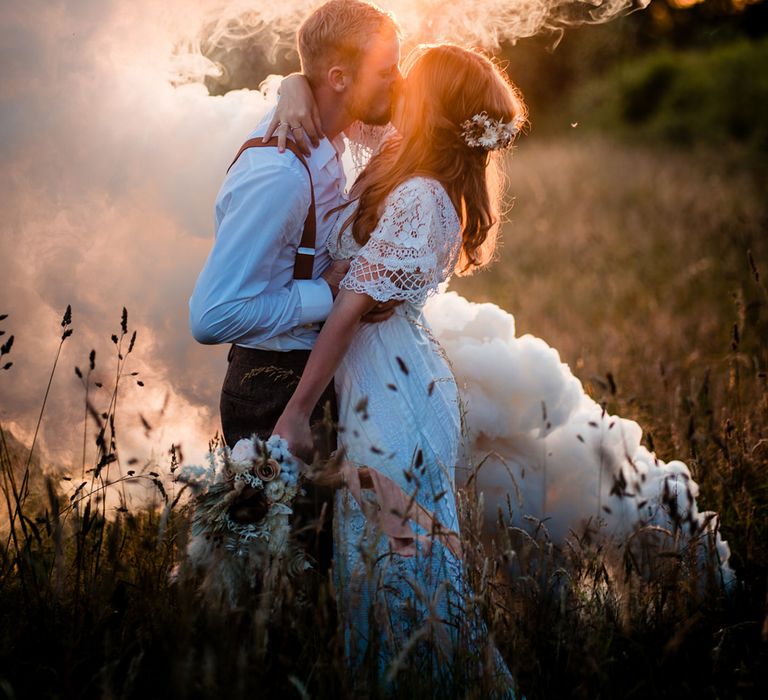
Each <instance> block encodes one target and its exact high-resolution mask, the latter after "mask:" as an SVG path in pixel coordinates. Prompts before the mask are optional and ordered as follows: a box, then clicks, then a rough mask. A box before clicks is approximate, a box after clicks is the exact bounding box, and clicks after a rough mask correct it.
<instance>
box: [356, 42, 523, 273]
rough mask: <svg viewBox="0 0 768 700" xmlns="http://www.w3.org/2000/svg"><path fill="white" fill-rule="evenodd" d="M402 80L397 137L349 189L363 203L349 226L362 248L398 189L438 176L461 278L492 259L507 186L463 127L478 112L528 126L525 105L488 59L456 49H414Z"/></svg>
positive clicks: (493, 160) (495, 157)
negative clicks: (457, 224) (456, 232)
mask: <svg viewBox="0 0 768 700" xmlns="http://www.w3.org/2000/svg"><path fill="white" fill-rule="evenodd" d="M405 74H406V80H405V84H404V88H403V96H402V97H403V102H402V113H401V114H402V119H401V120H400V121H401V122H402V123H401V124H399V125H398V126H399V127H400V133H399V134H398V135H397V136H395V137H393V138H392V139H390V140H389V141H387V143H386V145H385V147H384V148H383V149H382V151H381V152H380V153H379V154H378V155H377V156H374V157H373V158H372V159H371V161H370V163H369V164H368V166H367V167H366V169H365V170H364V171H363V172H362V173H361V175H360V177H359V178H358V179H357V181H356V182H355V184H354V186H353V187H352V191H351V196H352V197H353V198H356V199H359V205H358V208H357V210H356V212H355V214H354V215H353V216H352V217H350V219H349V220H348V221H347V223H346V225H347V226H348V225H351V226H352V235H353V236H354V238H355V240H356V241H357V242H358V243H360V244H361V245H364V244H365V243H366V242H367V240H368V238H369V237H370V235H371V232H372V231H373V229H374V228H375V227H376V225H377V224H378V221H379V218H380V217H381V213H382V210H383V208H384V200H385V199H386V197H387V195H388V194H389V193H390V192H391V191H392V190H393V189H394V188H395V187H397V186H398V185H399V184H401V183H402V182H404V181H405V180H407V179H408V178H410V177H414V176H426V177H431V178H434V179H436V180H438V181H439V182H440V183H442V185H443V187H445V189H446V191H447V192H448V195H449V197H450V198H451V201H452V202H453V205H454V207H455V208H456V212H457V213H458V215H459V219H460V221H461V226H462V247H461V253H460V256H459V260H458V264H457V266H456V272H457V273H458V274H462V273H464V274H467V273H469V272H472V271H473V270H474V269H477V268H479V267H482V266H483V265H485V264H487V263H488V262H490V260H491V259H492V258H493V253H494V250H495V243H496V236H497V233H498V228H499V218H500V203H501V196H502V189H503V181H502V177H501V175H502V171H501V167H500V165H501V164H500V163H499V160H500V154H501V152H498V151H496V152H489V151H486V150H485V149H483V148H477V147H475V148H472V147H470V146H468V145H467V144H466V142H465V141H464V139H463V137H462V134H461V131H462V126H461V125H462V123H463V122H465V121H467V120H468V119H471V118H472V117H473V116H474V115H475V114H480V113H481V112H486V113H487V114H488V115H489V116H490V117H493V118H494V119H499V120H503V121H504V122H505V123H509V122H511V121H513V120H515V119H516V120H518V123H523V122H524V121H525V118H526V108H525V103H524V102H523V99H522V97H521V95H520V93H519V91H518V90H517V88H516V87H515V86H514V85H512V83H511V82H510V81H509V79H508V78H507V77H506V76H505V74H504V73H503V72H502V71H501V69H500V68H498V67H497V66H496V65H495V64H494V63H493V62H492V61H491V60H490V59H488V58H487V57H486V56H484V55H482V54H481V53H479V52H477V51H472V50H468V49H464V48H461V47H459V46H455V45H452V44H441V45H439V46H424V47H420V48H418V49H414V51H413V52H411V54H410V55H409V56H408V59H407V60H406V67H405Z"/></svg>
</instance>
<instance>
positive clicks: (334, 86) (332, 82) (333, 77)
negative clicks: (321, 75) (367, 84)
mask: <svg viewBox="0 0 768 700" xmlns="http://www.w3.org/2000/svg"><path fill="white" fill-rule="evenodd" d="M328 85H329V86H330V88H331V90H333V91H334V92H339V93H341V92H344V91H345V90H346V89H347V87H348V86H349V73H348V71H347V70H346V69H345V68H344V67H343V66H331V67H330V68H329V69H328Z"/></svg>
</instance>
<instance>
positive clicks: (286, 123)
mask: <svg viewBox="0 0 768 700" xmlns="http://www.w3.org/2000/svg"><path fill="white" fill-rule="evenodd" d="M281 126H287V127H289V128H290V124H288V122H277V127H278V128H280V127H281Z"/></svg>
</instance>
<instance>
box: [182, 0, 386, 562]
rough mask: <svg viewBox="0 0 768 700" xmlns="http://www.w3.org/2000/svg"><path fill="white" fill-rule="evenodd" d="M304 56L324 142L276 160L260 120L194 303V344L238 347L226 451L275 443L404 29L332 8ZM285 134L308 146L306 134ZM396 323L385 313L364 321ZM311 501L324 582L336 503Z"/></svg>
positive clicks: (311, 23)
mask: <svg viewBox="0 0 768 700" xmlns="http://www.w3.org/2000/svg"><path fill="white" fill-rule="evenodd" d="M298 49H299V55H300V58H301V66H302V72H303V73H304V75H306V76H307V78H308V80H309V83H310V86H311V89H312V92H313V95H314V98H315V100H316V102H317V105H318V109H319V113H320V120H321V123H322V127H323V132H324V133H325V138H323V139H322V140H321V141H320V144H319V146H318V147H317V148H316V149H314V150H313V151H312V152H311V154H310V155H309V157H307V158H306V159H304V158H303V156H301V154H300V152H299V151H298V149H297V148H295V145H294V144H293V143H292V144H289V150H291V151H292V154H280V153H279V152H278V149H277V148H275V147H274V146H270V145H268V146H266V147H260V146H261V143H260V141H261V139H260V138H258V137H260V136H262V135H263V134H264V133H265V131H266V130H267V126H268V124H269V122H270V118H271V113H270V114H267V115H266V116H265V117H264V119H262V121H261V123H260V124H259V125H258V126H257V128H256V129H255V130H254V131H253V132H252V133H251V135H250V136H249V141H248V142H246V146H250V147H248V148H245V147H244V149H241V151H240V152H239V153H238V155H237V157H236V158H235V161H234V162H233V164H232V165H231V166H230V170H229V172H228V174H227V176H226V178H225V179H224V182H223V184H222V186H221V189H220V190H219V193H218V196H217V199H216V208H215V212H216V238H215V242H214V245H213V248H212V250H211V252H210V254H209V256H208V259H207V261H206V263H205V266H204V267H203V270H202V272H201V273H200V276H199V278H198V280H197V284H196V285H195V289H194V291H193V293H192V297H191V298H190V300H189V323H190V328H191V331H192V335H193V336H194V338H195V339H196V340H197V341H198V342H200V343H205V344H218V343H231V344H232V347H231V349H230V352H229V357H228V361H229V366H228V370H227V373H226V377H225V379H224V384H223V386H222V390H221V402H220V411H221V422H222V428H223V433H224V439H225V440H226V442H227V444H228V445H229V446H230V447H232V446H233V445H234V444H235V443H236V442H237V440H239V439H240V438H242V437H250V436H251V435H252V434H253V433H256V434H257V435H259V436H260V437H262V438H267V437H268V436H269V435H270V434H271V432H272V429H273V428H274V425H275V423H276V422H277V419H278V417H279V416H280V414H281V413H282V411H283V409H284V407H285V405H286V403H287V402H288V399H289V398H290V397H291V394H292V393H293V390H294V389H295V387H296V385H297V384H298V381H299V378H300V376H301V373H302V371H303V369H304V366H305V364H306V362H307V359H308V357H309V352H310V350H311V349H312V346H313V344H314V342H315V339H316V338H317V334H318V332H319V329H320V325H321V323H322V322H323V321H324V320H325V318H326V317H327V315H328V313H329V312H330V310H331V306H332V304H333V299H334V298H335V296H336V294H337V292H338V285H339V283H340V282H341V279H342V278H343V276H344V274H345V273H346V270H347V267H348V263H344V262H332V261H331V260H330V259H329V257H328V254H327V252H326V250H325V242H326V239H327V237H328V234H329V232H330V230H331V229H332V228H333V225H334V223H335V222H336V219H337V218H338V217H339V216H340V213H339V211H336V207H338V206H339V205H340V204H342V203H343V202H344V199H343V192H344V189H345V177H344V172H343V169H342V166H341V155H342V153H343V150H344V144H343V138H342V131H343V130H344V129H345V128H347V127H348V126H350V124H352V122H354V121H357V120H359V121H362V122H364V123H370V124H386V123H387V122H388V121H389V119H390V114H391V109H392V98H393V92H394V90H395V89H396V87H397V84H398V82H399V80H400V73H399V70H398V63H399V58H400V47H399V30H398V27H397V24H396V23H395V21H394V19H393V18H392V17H391V16H390V15H389V14H387V13H385V12H384V11H382V10H381V9H379V8H377V7H376V6H374V5H372V4H370V3H368V2H363V1H362V0H330V2H326V3H325V4H324V5H321V6H320V7H319V8H317V9H316V10H315V11H313V12H312V13H311V14H310V15H309V16H308V17H307V18H306V19H305V20H304V22H303V24H302V25H301V27H300V28H299V33H298ZM280 129H284V130H290V131H293V134H292V138H295V139H299V140H301V141H303V133H302V132H301V127H299V126H298V125H292V124H281V125H280ZM297 132H298V133H297ZM283 133H285V132H283ZM251 139H253V141H251ZM275 141H276V139H273V140H272V141H271V142H270V144H272V143H273V142H275ZM313 210H314V211H313ZM313 213H314V218H313V216H312V214H313ZM315 225H316V230H315V237H314V245H311V244H310V245H307V241H308V240H310V241H311V229H312V227H313V226H315ZM308 232H309V233H308ZM308 236H309V237H308ZM389 313H391V311H388V310H387V309H386V308H384V309H380V310H379V313H378V314H376V313H374V314H373V315H372V317H371V318H370V319H368V320H370V321H378V320H384V318H387V317H388V314H389ZM327 411H329V412H330V413H331V416H332V417H333V418H335V415H333V414H334V412H335V397H334V394H333V386H332V385H330V386H329V387H328V389H327V390H326V392H325V394H324V396H323V397H322V398H321V400H320V402H319V403H318V405H317V406H316V407H315V411H314V413H313V415H312V421H313V423H314V424H315V428H316V434H317V436H318V444H317V448H318V450H319V451H320V452H321V454H325V456H327V454H328V452H329V451H330V450H331V449H333V447H334V446H335V444H334V443H333V442H332V440H333V435H332V433H331V432H330V431H329V430H327V429H326V430H323V429H322V426H323V424H324V425H325V426H326V427H327V426H328V425H329V423H330V421H329V420H328V416H327V415H326V412H327ZM324 418H325V420H324ZM306 490H307V502H305V503H303V504H301V503H297V508H296V511H297V516H298V519H299V520H302V519H303V520H304V524H305V525H306V524H308V522H309V521H311V520H313V519H314V520H318V525H317V527H316V528H315V529H314V534H311V535H310V537H309V538H308V542H307V545H308V548H309V552H310V554H313V555H314V556H315V557H316V558H317V559H318V561H319V564H320V569H321V570H322V569H324V568H326V567H328V566H329V565H330V559H331V552H332V544H331V543H332V537H331V532H330V522H329V520H330V518H329V515H330V513H331V512H332V505H333V503H332V500H330V499H331V497H332V492H331V490H330V489H328V488H323V487H317V486H314V485H312V484H311V482H310V483H308V484H307V489H306ZM322 513H324V515H321V514H322ZM307 531H308V532H309V530H307Z"/></svg>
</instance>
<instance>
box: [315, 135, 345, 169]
mask: <svg viewBox="0 0 768 700" xmlns="http://www.w3.org/2000/svg"><path fill="white" fill-rule="evenodd" d="M344 149H345V146H344V136H343V135H342V134H338V135H337V136H336V137H335V138H334V139H333V140H330V139H329V138H328V137H327V136H326V137H325V138H324V139H322V140H321V141H320V144H319V145H318V147H317V148H313V149H312V155H310V157H309V159H310V161H312V163H313V164H314V165H315V166H316V167H317V169H318V170H322V169H323V168H324V167H325V166H326V165H328V163H329V162H330V161H331V160H332V159H333V158H335V157H336V156H338V157H339V158H341V156H342V155H344Z"/></svg>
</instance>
